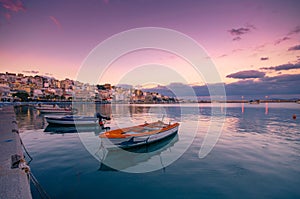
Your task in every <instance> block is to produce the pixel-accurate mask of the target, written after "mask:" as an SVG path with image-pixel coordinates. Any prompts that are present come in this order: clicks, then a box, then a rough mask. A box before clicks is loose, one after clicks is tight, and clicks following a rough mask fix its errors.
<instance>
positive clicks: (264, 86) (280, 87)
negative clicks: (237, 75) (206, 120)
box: [226, 74, 300, 96]
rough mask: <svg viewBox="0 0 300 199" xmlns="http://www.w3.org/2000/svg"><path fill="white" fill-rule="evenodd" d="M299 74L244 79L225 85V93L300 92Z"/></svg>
mask: <svg viewBox="0 0 300 199" xmlns="http://www.w3.org/2000/svg"><path fill="white" fill-rule="evenodd" d="M299 84H300V74H296V75H279V76H275V77H263V78H260V79H259V81H254V80H246V81H238V82H235V83H231V84H227V85H226V93H227V95H263V96H264V95H272V94H273V95H275V94H278V95H283V94H300V87H299V86H297V85H299Z"/></svg>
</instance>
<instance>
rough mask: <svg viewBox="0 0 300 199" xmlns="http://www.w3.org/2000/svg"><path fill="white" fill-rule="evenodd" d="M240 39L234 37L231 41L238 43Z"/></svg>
mask: <svg viewBox="0 0 300 199" xmlns="http://www.w3.org/2000/svg"><path fill="white" fill-rule="evenodd" d="M241 39H242V38H241V37H234V38H233V39H232V41H240V40H241Z"/></svg>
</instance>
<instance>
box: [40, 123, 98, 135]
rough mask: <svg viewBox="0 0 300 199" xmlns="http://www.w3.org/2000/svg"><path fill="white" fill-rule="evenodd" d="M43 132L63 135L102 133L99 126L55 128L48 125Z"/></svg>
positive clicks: (55, 126)
mask: <svg viewBox="0 0 300 199" xmlns="http://www.w3.org/2000/svg"><path fill="white" fill-rule="evenodd" d="M44 132H47V133H50V134H64V133H81V132H94V133H95V135H97V136H98V135H99V133H102V132H104V130H102V128H101V127H100V126H99V125H93V126H57V125H51V124H49V125H48V126H47V127H46V128H45V130H44Z"/></svg>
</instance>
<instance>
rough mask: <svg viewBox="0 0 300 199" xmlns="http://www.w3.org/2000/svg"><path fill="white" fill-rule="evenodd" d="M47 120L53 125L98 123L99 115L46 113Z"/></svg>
mask: <svg viewBox="0 0 300 199" xmlns="http://www.w3.org/2000/svg"><path fill="white" fill-rule="evenodd" d="M44 117H45V119H46V121H47V122H48V123H49V124H52V125H96V124H97V125H98V121H99V119H98V118H97V117H88V116H79V115H46V116H44Z"/></svg>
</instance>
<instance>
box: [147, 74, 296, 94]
mask: <svg viewBox="0 0 300 199" xmlns="http://www.w3.org/2000/svg"><path fill="white" fill-rule="evenodd" d="M297 85H300V74H295V75H278V76H274V77H262V78H259V79H258V80H240V81H238V82H234V83H230V84H223V86H224V87H225V90H226V95H227V96H263V97H264V96H266V95H285V94H288V95H295V94H297V95H299V94H300V87H299V86H297ZM210 86H212V87H213V88H214V85H210ZM220 86H222V84H218V85H217V87H220ZM187 87H189V86H188V85H185V84H181V85H180V86H177V87H176V88H177V90H176V91H177V92H176V93H175V92H172V91H171V90H172V86H171V85H167V86H159V87H155V88H151V89H145V90H147V91H150V92H158V93H161V94H163V95H166V96H176V97H182V96H189V95H190V93H187V92H186V91H185V90H186V88H187ZM192 88H193V90H194V92H195V94H196V96H209V90H208V87H207V86H206V85H203V86H193V87H192Z"/></svg>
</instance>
